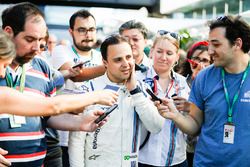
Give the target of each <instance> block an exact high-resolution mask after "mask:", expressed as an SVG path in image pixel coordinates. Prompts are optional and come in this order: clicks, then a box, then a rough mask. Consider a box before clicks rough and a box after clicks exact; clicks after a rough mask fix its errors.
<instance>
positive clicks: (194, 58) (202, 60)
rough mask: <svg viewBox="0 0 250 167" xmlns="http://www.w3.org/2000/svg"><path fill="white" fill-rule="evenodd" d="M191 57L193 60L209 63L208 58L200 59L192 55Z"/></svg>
mask: <svg viewBox="0 0 250 167" xmlns="http://www.w3.org/2000/svg"><path fill="white" fill-rule="evenodd" d="M191 59H192V60H193V61H195V62H199V63H210V60H208V59H205V58H203V59H201V58H199V57H192V58H191Z"/></svg>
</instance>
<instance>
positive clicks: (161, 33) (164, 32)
mask: <svg viewBox="0 0 250 167" xmlns="http://www.w3.org/2000/svg"><path fill="white" fill-rule="evenodd" d="M157 34H159V35H170V36H171V37H172V38H174V39H176V40H178V41H180V39H181V37H180V36H179V34H177V33H175V32H169V31H166V30H158V32H157Z"/></svg>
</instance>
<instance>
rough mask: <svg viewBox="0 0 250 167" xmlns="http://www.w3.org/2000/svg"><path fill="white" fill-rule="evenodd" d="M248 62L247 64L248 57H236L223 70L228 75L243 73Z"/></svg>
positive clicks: (245, 55) (246, 55)
mask: <svg viewBox="0 0 250 167" xmlns="http://www.w3.org/2000/svg"><path fill="white" fill-rule="evenodd" d="M248 62H249V55H248V54H243V55H240V56H238V57H236V59H235V60H234V61H233V62H232V63H231V64H229V65H227V66H225V67H224V69H225V71H226V72H228V73H231V74H239V73H241V72H243V71H245V69H246V68H247V66H248Z"/></svg>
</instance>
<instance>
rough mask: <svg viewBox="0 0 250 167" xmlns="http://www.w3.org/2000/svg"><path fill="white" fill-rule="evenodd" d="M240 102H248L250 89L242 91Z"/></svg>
mask: <svg viewBox="0 0 250 167" xmlns="http://www.w3.org/2000/svg"><path fill="white" fill-rule="evenodd" d="M240 101H241V102H248V103H249V102H250V91H247V92H245V93H244V95H243V98H241V99H240Z"/></svg>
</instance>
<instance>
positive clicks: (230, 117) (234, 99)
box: [221, 62, 250, 123]
mask: <svg viewBox="0 0 250 167" xmlns="http://www.w3.org/2000/svg"><path fill="white" fill-rule="evenodd" d="M249 67H250V64H249V62H248V65H247V68H246V70H245V71H244V74H243V76H242V79H241V83H240V87H239V89H238V91H237V92H236V93H235V95H234V97H233V102H232V105H230V101H229V94H228V90H227V86H226V81H225V70H224V69H222V70H221V75H222V82H223V87H224V93H225V97H226V101H227V104H228V107H229V109H228V113H227V121H228V123H233V117H232V116H233V106H234V104H235V102H236V101H237V99H238V98H239V94H240V90H241V88H242V85H243V83H244V81H245V80H246V77H247V74H248V69H249Z"/></svg>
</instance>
